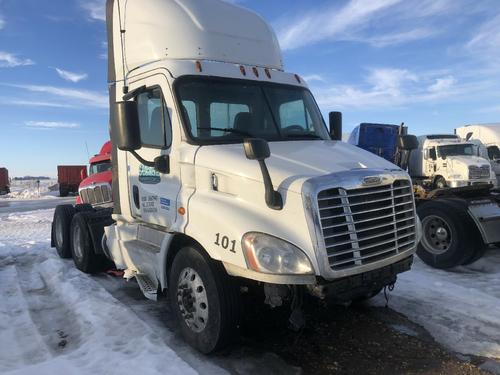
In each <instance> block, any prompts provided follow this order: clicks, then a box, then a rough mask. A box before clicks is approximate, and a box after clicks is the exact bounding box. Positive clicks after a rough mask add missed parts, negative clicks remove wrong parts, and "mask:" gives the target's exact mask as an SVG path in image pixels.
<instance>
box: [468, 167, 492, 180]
mask: <svg viewBox="0 0 500 375" xmlns="http://www.w3.org/2000/svg"><path fill="white" fill-rule="evenodd" d="M479 178H490V166H489V165H482V166H480V167H478V166H475V165H470V166H469V179H471V180H475V179H479Z"/></svg>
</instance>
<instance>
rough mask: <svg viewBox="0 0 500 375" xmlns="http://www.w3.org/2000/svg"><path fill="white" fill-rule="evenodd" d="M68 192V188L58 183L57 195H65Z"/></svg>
mask: <svg viewBox="0 0 500 375" xmlns="http://www.w3.org/2000/svg"><path fill="white" fill-rule="evenodd" d="M68 194H69V189H68V188H67V187H66V186H62V185H59V196H60V197H67V196H68Z"/></svg>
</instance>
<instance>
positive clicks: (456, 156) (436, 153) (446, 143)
mask: <svg viewBox="0 0 500 375" xmlns="http://www.w3.org/2000/svg"><path fill="white" fill-rule="evenodd" d="M418 142H419V145H418V148H417V149H416V150H414V151H413V152H412V153H411V157H410V163H409V167H408V171H409V173H410V175H411V176H412V178H416V179H419V180H422V181H423V182H424V183H427V184H428V185H429V186H432V187H433V188H436V189H442V188H445V187H462V186H472V185H478V184H491V185H493V186H496V183H497V181H496V176H495V174H494V172H493V170H492V168H491V165H490V163H489V161H488V160H486V159H484V158H482V157H479V156H477V155H476V146H475V145H474V144H473V143H471V142H467V141H465V140H462V139H461V138H460V137H459V136H458V135H454V134H433V135H424V136H421V137H418Z"/></svg>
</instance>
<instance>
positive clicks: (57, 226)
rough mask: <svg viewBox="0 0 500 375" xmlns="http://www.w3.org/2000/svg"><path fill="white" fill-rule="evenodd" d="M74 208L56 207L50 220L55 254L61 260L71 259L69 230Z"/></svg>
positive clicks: (67, 206)
mask: <svg viewBox="0 0 500 375" xmlns="http://www.w3.org/2000/svg"><path fill="white" fill-rule="evenodd" d="M74 215H75V208H74V207H73V206H72V205H69V204H63V205H59V206H57V207H56V210H55V212H54V219H53V220H52V238H53V242H54V247H55V248H56V250H57V254H58V255H59V256H60V257H61V258H71V241H70V228H71V220H72V219H73V216H74Z"/></svg>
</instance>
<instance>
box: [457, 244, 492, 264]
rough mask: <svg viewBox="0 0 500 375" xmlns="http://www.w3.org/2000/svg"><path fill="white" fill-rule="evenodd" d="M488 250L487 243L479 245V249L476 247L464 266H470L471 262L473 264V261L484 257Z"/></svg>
mask: <svg viewBox="0 0 500 375" xmlns="http://www.w3.org/2000/svg"><path fill="white" fill-rule="evenodd" d="M486 250H487V247H486V246H485V245H483V246H481V247H478V248H477V249H475V251H474V255H472V257H470V258H469V259H466V260H465V261H464V262H463V263H462V264H463V265H464V266H468V265H469V264H472V263H474V262H476V261H478V260H479V259H481V258H482V257H483V255H484V253H486Z"/></svg>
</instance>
